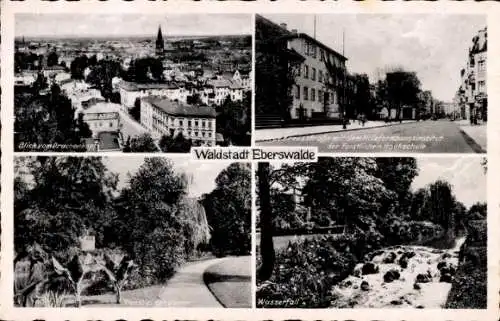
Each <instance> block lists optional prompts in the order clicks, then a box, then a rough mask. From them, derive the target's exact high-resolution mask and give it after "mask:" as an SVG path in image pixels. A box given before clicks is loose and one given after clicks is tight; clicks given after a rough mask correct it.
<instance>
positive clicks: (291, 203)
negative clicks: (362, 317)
mask: <svg viewBox="0 0 500 321" xmlns="http://www.w3.org/2000/svg"><path fill="white" fill-rule="evenodd" d="M486 172H487V163H486V160H485V159H483V158H476V157H473V158H471V157H464V158H462V157H456V156H455V157H444V156H443V157H430V158H428V157H427V158H426V157H417V158H411V157H401V158H399V157H391V158H372V157H366V158H365V157H337V158H320V159H319V161H318V162H317V163H300V164H299V163H295V164H281V165H280V164H279V163H278V164H276V163H275V164H270V163H259V164H258V168H257V171H256V193H257V206H258V207H257V212H258V216H257V222H256V223H257V226H256V227H257V258H256V261H257V262H256V264H257V266H256V269H257V270H256V271H257V272H256V276H257V280H256V282H257V292H256V300H257V301H256V304H257V308H280V309H282V308H323V309H324V308H348V309H349V308H350V309H359V308H379V309H380V308H416V309H486V304H487V275H488V273H487V270H488V268H487V251H486V244H487V242H486V241H487V228H486V218H487V215H486V212H487V195H486V194H487V193H486V176H487V175H486Z"/></svg>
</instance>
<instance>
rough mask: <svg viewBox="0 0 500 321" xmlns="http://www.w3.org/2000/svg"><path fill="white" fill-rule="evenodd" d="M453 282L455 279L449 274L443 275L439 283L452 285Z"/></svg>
mask: <svg viewBox="0 0 500 321" xmlns="http://www.w3.org/2000/svg"><path fill="white" fill-rule="evenodd" d="M452 280H453V277H452V276H451V274H449V273H445V274H442V275H441V277H440V278H439V282H446V283H451V281H452Z"/></svg>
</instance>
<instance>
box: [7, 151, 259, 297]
mask: <svg viewBox="0 0 500 321" xmlns="http://www.w3.org/2000/svg"><path fill="white" fill-rule="evenodd" d="M15 170H16V175H15V182H14V184H15V185H14V190H15V199H14V215H15V216H14V221H15V233H14V241H15V251H16V254H17V255H18V257H23V256H26V255H28V254H26V253H29V252H30V251H29V248H31V247H32V245H34V244H39V247H40V249H42V250H43V251H44V252H46V253H47V255H49V256H53V257H55V258H57V260H58V261H59V262H61V264H62V265H64V266H66V265H67V264H69V262H71V260H72V259H74V257H75V255H76V254H78V253H80V252H81V250H79V248H80V241H81V237H82V236H87V235H93V236H95V240H96V248H97V249H102V250H105V251H118V252H119V253H122V254H123V255H126V256H127V259H130V260H133V261H134V263H135V264H137V266H138V269H135V270H134V271H131V275H130V277H129V280H128V281H127V282H128V284H127V285H126V286H125V288H137V287H141V286H145V285H149V284H154V283H159V282H164V281H166V280H167V279H168V278H169V277H171V276H172V275H173V273H174V272H175V269H176V268H177V267H178V266H179V265H180V264H182V263H183V262H185V261H186V260H188V259H190V258H192V257H193V256H196V255H197V254H198V249H199V248H200V246H201V245H204V244H208V243H209V241H210V234H211V233H212V234H213V235H215V237H212V246H213V249H214V252H216V253H217V254H223V255H225V254H248V253H249V252H250V203H251V202H250V193H249V190H250V169H249V168H248V167H247V166H243V165H242V164H233V165H231V166H229V167H228V168H227V169H226V170H224V171H222V172H221V174H220V175H219V177H218V178H217V181H216V184H217V187H216V188H215V190H214V191H213V192H212V193H210V194H208V195H209V196H208V197H207V198H208V199H210V200H211V202H212V203H213V205H214V211H210V213H207V212H208V209H207V211H206V210H205V207H204V206H203V204H202V203H201V202H200V201H199V200H196V199H192V198H190V197H188V194H187V186H188V180H187V179H186V176H185V175H184V174H182V173H179V172H178V171H175V170H174V169H173V165H172V164H171V162H170V161H169V160H167V159H164V158H146V159H145V160H144V163H143V164H142V165H141V166H140V168H139V169H138V170H137V172H135V174H133V175H132V176H129V178H128V183H127V184H126V185H125V186H124V187H122V188H118V185H117V183H118V176H117V175H116V174H114V173H111V172H109V170H108V169H107V167H106V165H105V162H104V161H103V160H102V159H101V158H98V157H86V158H78V157H36V158H34V157H19V158H16V166H15ZM208 214H210V215H208ZM209 225H210V227H209ZM37 246H38V245H37ZM205 247H206V246H205ZM100 277H101V278H102V277H104V276H102V275H101V276H100ZM120 282H121V281H120ZM104 285H106V284H105V283H104ZM107 288H108V287H107V286H104V287H103V285H102V284H101V285H98V284H97V285H95V287H94V288H93V289H91V291H94V292H99V291H100V289H101V290H102V289H107Z"/></svg>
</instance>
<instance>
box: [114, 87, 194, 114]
mask: <svg viewBox="0 0 500 321" xmlns="http://www.w3.org/2000/svg"><path fill="white" fill-rule="evenodd" d="M118 87H119V88H120V99H121V104H122V105H123V106H124V107H126V108H127V109H130V108H133V107H134V105H135V102H136V100H137V99H138V98H143V97H148V96H160V97H164V98H168V99H172V100H177V101H179V102H182V103H186V101H187V96H189V95H190V92H189V91H188V90H186V89H185V88H184V87H183V86H180V85H178V84H175V83H148V84H141V83H134V82H127V81H122V82H121V83H120V84H119V85H118Z"/></svg>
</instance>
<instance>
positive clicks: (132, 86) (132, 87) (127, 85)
mask: <svg viewBox="0 0 500 321" xmlns="http://www.w3.org/2000/svg"><path fill="white" fill-rule="evenodd" d="M119 86H120V88H123V89H125V90H128V91H136V90H148V89H177V88H179V86H177V84H175V83H172V82H170V83H136V82H130V81H122V82H120V84H119Z"/></svg>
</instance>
